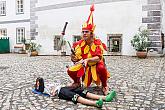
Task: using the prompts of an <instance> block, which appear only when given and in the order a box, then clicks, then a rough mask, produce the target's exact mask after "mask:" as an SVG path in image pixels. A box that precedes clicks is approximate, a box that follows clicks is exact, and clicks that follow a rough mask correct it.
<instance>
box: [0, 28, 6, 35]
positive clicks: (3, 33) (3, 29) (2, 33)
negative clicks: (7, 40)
mask: <svg viewBox="0 0 165 110" xmlns="http://www.w3.org/2000/svg"><path fill="white" fill-rule="evenodd" d="M2 31H3V32H2ZM4 31H5V32H4ZM0 35H3V36H7V28H1V29H0Z"/></svg>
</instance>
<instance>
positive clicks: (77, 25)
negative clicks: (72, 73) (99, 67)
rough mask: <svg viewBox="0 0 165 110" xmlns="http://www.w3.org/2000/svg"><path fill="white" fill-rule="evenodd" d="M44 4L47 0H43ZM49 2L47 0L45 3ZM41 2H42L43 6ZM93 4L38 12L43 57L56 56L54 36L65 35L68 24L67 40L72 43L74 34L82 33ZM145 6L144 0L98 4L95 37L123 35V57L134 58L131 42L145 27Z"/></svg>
mask: <svg viewBox="0 0 165 110" xmlns="http://www.w3.org/2000/svg"><path fill="white" fill-rule="evenodd" d="M42 1H44V0H42ZM45 1H46V0H45ZM40 3H42V2H41V0H40V1H39V2H38V5H40ZM89 8H90V6H89V5H86V6H78V7H71V8H61V9H54V10H46V11H39V12H36V15H37V16H38V20H37V21H36V23H37V24H38V30H37V31H38V32H39V34H38V36H37V40H38V42H40V43H41V45H42V49H41V52H40V54H56V51H54V50H53V46H54V45H53V39H54V37H53V35H58V34H60V33H61V31H62V28H63V26H64V23H65V22H66V21H67V22H68V27H67V29H66V35H65V38H66V39H67V40H69V41H71V42H72V40H73V39H72V35H80V34H81V26H82V24H83V23H84V22H85V21H86V20H87V18H88V16H89V13H90V11H89ZM141 19H142V3H141V1H140V0H131V1H124V2H110V3H102V4H96V5H95V11H94V23H95V24H96V30H95V34H96V36H98V37H99V38H100V39H102V41H103V42H105V43H106V41H107V34H123V36H122V37H123V45H122V55H134V54H135V51H134V49H133V48H132V46H131V44H130V39H131V38H132V37H133V35H134V34H135V33H136V32H137V30H138V28H139V27H140V26H141V25H142V24H141V21H142V20H141Z"/></svg>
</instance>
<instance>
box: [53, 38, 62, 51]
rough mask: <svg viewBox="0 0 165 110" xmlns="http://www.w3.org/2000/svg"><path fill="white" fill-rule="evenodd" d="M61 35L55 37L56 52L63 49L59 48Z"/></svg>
mask: <svg viewBox="0 0 165 110" xmlns="http://www.w3.org/2000/svg"><path fill="white" fill-rule="evenodd" d="M60 38H61V35H55V37H54V50H61V47H59V46H58V45H59V42H60Z"/></svg>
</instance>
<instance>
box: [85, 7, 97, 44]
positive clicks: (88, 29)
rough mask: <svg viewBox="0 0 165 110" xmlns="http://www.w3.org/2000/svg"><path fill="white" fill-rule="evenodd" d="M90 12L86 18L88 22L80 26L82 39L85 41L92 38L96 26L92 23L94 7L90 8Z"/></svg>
mask: <svg viewBox="0 0 165 110" xmlns="http://www.w3.org/2000/svg"><path fill="white" fill-rule="evenodd" d="M90 11H91V12H90V15H89V17H88V20H87V21H86V22H85V23H84V24H83V25H82V37H83V39H84V40H86V41H88V40H90V39H92V38H93V33H94V30H95V27H96V25H95V24H94V22H93V11H94V5H92V6H91V7H90Z"/></svg>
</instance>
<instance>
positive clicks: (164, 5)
mask: <svg viewBox="0 0 165 110" xmlns="http://www.w3.org/2000/svg"><path fill="white" fill-rule="evenodd" d="M162 15H163V17H162V32H163V33H164V34H165V0H162Z"/></svg>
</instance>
